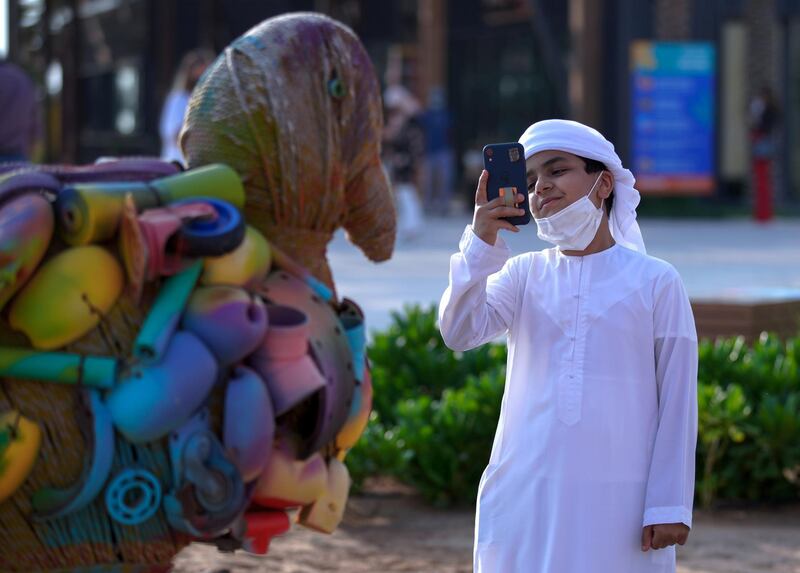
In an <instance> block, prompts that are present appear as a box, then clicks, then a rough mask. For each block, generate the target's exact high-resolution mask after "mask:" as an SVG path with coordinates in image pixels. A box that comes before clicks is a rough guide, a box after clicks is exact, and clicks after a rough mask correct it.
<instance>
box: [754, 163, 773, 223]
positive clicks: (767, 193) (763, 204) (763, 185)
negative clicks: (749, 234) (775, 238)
mask: <svg viewBox="0 0 800 573" xmlns="http://www.w3.org/2000/svg"><path fill="white" fill-rule="evenodd" d="M771 163H772V161H771V160H770V159H768V158H756V159H753V179H754V183H755V187H756V189H755V204H754V213H753V216H754V217H755V219H756V221H760V222H763V223H765V222H767V221H769V220H771V219H772V217H773V215H774V213H773V211H772V177H771V175H772V173H771V172H772V169H771Z"/></svg>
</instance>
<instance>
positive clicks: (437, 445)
mask: <svg viewBox="0 0 800 573" xmlns="http://www.w3.org/2000/svg"><path fill="white" fill-rule="evenodd" d="M504 382H505V367H504V366H503V367H499V368H495V369H494V370H491V371H489V372H485V373H483V374H480V375H479V376H473V375H470V376H468V377H467V379H466V380H465V381H464V382H463V386H462V387H461V388H448V389H445V390H444V391H443V392H442V395H441V397H440V398H439V399H434V398H431V397H430V396H420V397H418V398H416V399H409V400H406V401H404V402H401V403H400V404H399V405H398V408H397V414H398V418H399V423H398V425H397V433H396V436H397V443H398V445H399V446H400V447H402V448H403V449H404V452H405V455H404V456H403V462H404V465H403V466H402V474H401V477H403V478H404V480H405V481H407V482H408V483H409V484H410V485H413V486H415V487H416V488H417V490H419V492H420V493H421V494H422V495H423V496H424V497H425V498H426V499H428V500H429V501H430V502H432V503H433V504H434V505H440V506H447V505H453V504H458V503H465V502H470V501H474V500H475V496H476V494H477V489H478V481H479V480H480V477H481V473H482V472H483V468H484V467H485V466H486V464H487V462H488V461H489V452H490V451H491V448H492V440H493V439H494V430H495V427H496V426H497V416H498V413H499V412H500V401H501V400H502V398H503V386H504Z"/></svg>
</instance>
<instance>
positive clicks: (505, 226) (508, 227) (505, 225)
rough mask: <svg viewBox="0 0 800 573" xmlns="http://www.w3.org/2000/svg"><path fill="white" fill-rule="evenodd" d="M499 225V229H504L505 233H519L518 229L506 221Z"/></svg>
mask: <svg viewBox="0 0 800 573" xmlns="http://www.w3.org/2000/svg"><path fill="white" fill-rule="evenodd" d="M499 223H500V228H501V229H505V230H506V231H511V232H512V233H518V232H519V229H518V228H517V227H516V225H512V224H511V223H509V222H508V221H499Z"/></svg>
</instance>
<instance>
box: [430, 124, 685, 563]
mask: <svg viewBox="0 0 800 573" xmlns="http://www.w3.org/2000/svg"><path fill="white" fill-rule="evenodd" d="M519 142H520V144H522V146H523V148H524V150H525V160H526V164H525V165H526V169H527V177H528V191H529V202H530V207H531V212H532V213H533V216H534V219H535V221H536V226H537V228H538V233H537V234H538V236H539V238H541V239H542V240H545V241H547V242H549V243H552V244H553V245H555V246H556V247H555V248H551V249H546V250H542V251H537V252H527V253H523V254H522V255H519V256H516V257H511V253H510V251H509V249H508V247H507V246H506V244H505V242H504V241H503V239H502V238H501V237H500V236H499V231H500V230H501V229H504V230H507V231H512V232H516V231H518V228H517V227H515V226H514V225H512V224H511V223H510V222H508V221H505V220H504V219H503V218H504V217H512V216H519V215H522V214H523V213H524V210H523V209H521V208H519V204H520V202H521V201H524V200H525V196H524V195H522V194H520V195H518V196H517V198H516V206H510V205H509V206H506V205H505V201H504V198H503V197H498V198H496V199H493V200H491V201H489V200H488V197H487V189H486V188H487V180H488V173H487V172H486V171H483V172H482V174H481V176H480V179H479V180H478V189H477V191H476V194H475V211H474V216H473V221H472V225H467V227H466V229H465V230H464V234H463V236H462V238H461V242H460V245H459V252H457V253H456V254H454V255H453V256H452V257H451V259H450V281H449V282H450V284H449V286H448V287H447V290H446V291H445V293H444V295H443V296H442V300H441V304H440V306H439V326H440V329H441V333H442V337H443V338H444V341H445V343H446V344H447V346H449V347H450V348H452V349H453V350H456V351H466V350H469V349H472V348H475V347H477V346H479V345H481V344H484V343H485V342H489V341H492V340H494V339H496V338H497V337H499V336H501V335H506V336H507V341H508V365H507V370H506V382H505V389H504V393H503V400H502V405H501V410H500V419H499V421H498V425H497V431H496V434H495V439H494V443H493V445H492V453H491V457H490V459H489V464H488V466H487V468H486V470H485V471H484V473H483V476H482V477H481V481H480V484H479V486H478V504H477V505H478V506H477V512H476V517H475V545H474V568H475V571H476V573H515V572H516V573H523V572H525V573H588V572H591V573H674V572H675V569H676V565H675V548H674V545H675V544H680V545H683V544H684V543H685V542H686V539H687V537H688V535H689V529H690V528H691V526H692V506H693V498H694V477H695V446H696V441H697V366H698V364H697V362H698V349H697V333H696V330H695V325H694V319H693V316H692V310H691V306H690V305H689V299H688V297H687V295H686V291H685V289H684V287H683V283H682V282H681V279H680V276H679V275H678V272H677V271H676V270H675V268H674V267H672V266H671V265H670V264H668V263H666V262H664V261H662V260H659V259H656V258H654V257H650V256H648V255H647V254H646V251H645V246H644V240H643V239H642V235H641V232H640V230H639V225H638V223H637V222H636V207H637V206H638V204H639V199H640V197H639V192H638V191H637V190H636V188H635V187H634V185H635V179H634V177H633V174H632V173H631V172H630V171H629V170H627V169H625V168H624V167H623V166H622V162H621V161H620V158H619V156H618V155H617V154H616V152H615V150H614V146H613V145H612V144H611V143H610V142H609V141H608V140H606V139H605V138H604V137H603V136H602V135H601V134H600V133H599V132H598V131H596V130H594V129H592V128H590V127H588V126H585V125H583V124H580V123H577V122H574V121H564V120H547V121H541V122H538V123H535V124H533V125H532V126H531V127H529V128H528V129H527V130H526V131H525V133H523V135H522V137H521V138H520V140H519Z"/></svg>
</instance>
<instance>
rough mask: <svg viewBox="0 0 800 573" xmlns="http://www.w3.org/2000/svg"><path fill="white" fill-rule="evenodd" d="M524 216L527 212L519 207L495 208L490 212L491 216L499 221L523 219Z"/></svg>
mask: <svg viewBox="0 0 800 573" xmlns="http://www.w3.org/2000/svg"><path fill="white" fill-rule="evenodd" d="M524 214H525V210H524V209H520V208H518V207H495V208H494V209H490V210H489V216H490V217H492V218H493V219H499V218H501V217H521V216H522V215H524Z"/></svg>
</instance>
